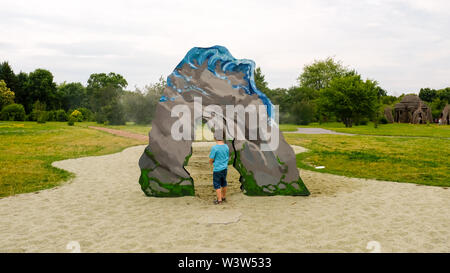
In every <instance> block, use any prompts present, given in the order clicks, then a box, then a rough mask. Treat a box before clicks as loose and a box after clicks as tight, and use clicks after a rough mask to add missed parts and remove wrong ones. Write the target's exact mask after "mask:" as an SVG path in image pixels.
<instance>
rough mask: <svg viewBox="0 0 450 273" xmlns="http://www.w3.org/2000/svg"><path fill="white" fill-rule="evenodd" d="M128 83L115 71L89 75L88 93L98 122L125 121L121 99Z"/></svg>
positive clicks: (121, 122)
mask: <svg viewBox="0 0 450 273" xmlns="http://www.w3.org/2000/svg"><path fill="white" fill-rule="evenodd" d="M127 85H128V83H127V81H126V80H125V78H123V77H122V75H120V74H116V73H113V72H110V73H109V74H105V73H99V74H92V75H91V76H90V77H89V79H88V85H87V87H86V93H87V97H88V100H89V106H90V108H91V110H92V111H93V112H94V115H95V119H96V121H97V122H98V123H104V122H108V123H110V124H124V123H125V117H124V111H123V105H122V104H120V103H119V99H120V96H121V95H122V94H123V88H125V87H126V86H127Z"/></svg>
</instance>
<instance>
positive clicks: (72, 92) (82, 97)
mask: <svg viewBox="0 0 450 273" xmlns="http://www.w3.org/2000/svg"><path fill="white" fill-rule="evenodd" d="M58 93H59V97H60V99H61V108H62V109H64V110H65V111H69V110H71V109H77V108H80V107H85V106H87V103H88V99H87V95H86V88H85V87H84V86H83V85H82V84H81V83H79V82H71V83H66V82H64V83H62V84H60V85H58Z"/></svg>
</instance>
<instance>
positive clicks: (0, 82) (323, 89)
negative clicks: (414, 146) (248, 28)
mask: <svg viewBox="0 0 450 273" xmlns="http://www.w3.org/2000/svg"><path fill="white" fill-rule="evenodd" d="M254 75H255V82H256V86H257V88H258V89H260V90H261V91H263V92H264V93H265V94H267V96H268V97H269V98H270V99H271V101H272V102H273V103H274V104H276V105H279V106H280V123H293V124H301V125H306V124H309V123H311V122H320V123H321V122H329V121H339V122H343V123H344V124H345V126H347V127H351V126H353V125H362V124H367V122H369V121H373V122H374V123H375V126H377V124H378V123H387V120H386V119H385V118H384V114H383V109H384V108H385V107H386V106H393V105H394V104H395V103H397V102H399V101H400V100H401V99H402V98H403V96H404V95H405V94H402V95H401V96H399V97H396V96H389V95H388V94H387V92H386V90H384V89H383V88H381V87H380V86H379V85H378V82H377V81H375V80H371V79H363V78H362V77H361V75H360V74H359V73H358V72H357V71H356V70H354V69H350V68H348V67H346V66H344V65H343V64H342V62H340V61H336V60H334V59H333V58H331V57H329V58H326V59H324V60H316V61H314V62H313V63H311V64H307V65H305V66H304V67H303V71H302V73H301V74H300V75H299V77H298V79H297V84H296V85H294V86H292V87H290V88H275V89H271V88H269V87H268V83H267V82H266V80H265V76H264V74H263V73H262V71H261V68H256V70H255V73H254ZM165 85H166V82H165V80H164V78H163V77H161V78H160V79H159V81H158V82H157V83H153V84H150V85H147V86H145V87H144V88H137V87H136V88H135V90H134V91H127V90H125V88H126V87H127V86H128V82H127V81H126V79H125V78H124V77H123V76H122V75H120V74H117V73H113V72H110V73H108V74H106V73H94V74H91V75H90V77H89V79H88V80H87V82H86V83H85V84H82V83H80V82H70V83H67V82H63V83H60V84H56V83H55V82H54V78H53V74H52V73H51V72H50V71H48V70H46V69H41V68H39V69H36V70H34V71H33V72H30V73H24V72H20V73H18V74H15V73H14V71H13V70H12V68H11V66H10V65H9V63H8V62H3V63H1V64H0V109H1V112H0V119H2V120H30V121H37V122H46V121H68V122H69V124H73V123H74V122H75V121H96V122H98V123H101V124H125V122H126V121H133V122H135V123H137V124H150V123H151V121H152V119H153V115H154V114H155V108H156V104H157V103H158V101H159V98H160V96H161V94H162V92H163V90H164V87H165ZM419 97H420V98H421V99H422V100H423V101H425V102H426V103H428V104H429V105H430V106H431V108H432V114H433V117H434V118H437V117H438V116H439V114H440V112H441V111H442V109H443V108H444V107H445V105H446V104H448V103H449V101H450V87H447V88H444V89H440V90H434V89H430V88H422V89H420V91H419Z"/></svg>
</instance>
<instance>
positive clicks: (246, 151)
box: [139, 46, 309, 197]
mask: <svg viewBox="0 0 450 273" xmlns="http://www.w3.org/2000/svg"><path fill="white" fill-rule="evenodd" d="M254 68H255V64H254V62H253V61H251V60H245V59H243V60H238V59H235V58H234V57H233V56H232V55H231V54H230V52H229V51H228V50H227V49H226V48H225V47H222V46H213V47H210V48H198V47H195V48H192V49H191V50H190V51H189V52H188V53H187V54H186V56H185V57H184V58H183V60H182V61H181V62H180V63H179V64H178V65H177V67H176V68H175V69H174V71H173V72H172V74H170V75H169V76H168V77H167V86H166V88H165V89H164V92H163V95H162V96H161V99H160V101H159V103H158V105H157V107H156V115H155V118H154V120H153V122H152V130H151V131H150V133H149V137H150V140H149V145H148V146H147V147H146V148H145V151H144V153H143V154H142V156H141V158H140V160H139V167H140V169H141V176H140V179H139V183H140V185H141V188H142V190H143V191H144V193H145V194H146V195H148V196H161V197H163V196H185V195H194V182H195V181H193V179H192V177H191V176H190V174H189V173H188V172H187V171H186V169H185V168H184V166H186V165H187V164H188V163H189V158H190V156H191V155H192V148H191V144H192V141H193V139H194V137H195V136H194V132H195V126H196V124H199V123H202V122H208V124H213V125H217V124H218V123H217V121H218V120H219V121H220V120H222V121H224V122H225V126H224V128H222V129H223V131H222V134H221V135H223V136H224V137H225V142H226V144H227V145H229V148H230V153H231V156H230V158H231V159H230V163H231V164H232V165H233V166H234V168H236V169H237V170H238V172H239V173H240V175H241V177H240V182H241V189H242V190H243V191H244V193H246V194H247V195H309V191H308V189H307V188H306V186H305V185H304V183H303V181H302V180H301V178H300V177H299V173H298V169H297V166H296V158H295V154H294V151H293V149H292V148H291V146H290V145H289V144H287V142H286V141H285V140H284V137H283V135H282V134H281V132H280V131H279V130H276V129H277V122H276V114H277V113H276V108H275V107H274V105H272V103H271V102H270V100H269V99H268V98H267V96H266V95H265V94H264V93H262V92H261V91H260V90H258V89H257V88H256V85H255V82H254ZM199 100H200V101H201V102H200V107H201V108H202V109H205V112H208V111H206V108H208V106H218V108H220V109H217V107H216V110H217V111H215V112H214V113H213V112H210V113H209V115H204V114H203V113H198V112H199V110H198V107H199ZM228 105H242V106H243V107H247V106H251V105H255V107H256V106H258V107H261V106H262V109H264V114H265V115H266V116H267V117H268V121H269V122H267V124H265V125H267V128H268V130H267V131H268V132H270V135H271V138H270V139H268V138H264V137H263V136H261V135H260V134H259V133H258V135H257V138H256V139H252V137H251V134H252V132H253V131H252V130H255V129H256V130H257V131H258V130H259V129H261V128H254V127H252V124H251V123H250V121H249V119H250V118H249V115H250V113H246V114H245V117H246V119H245V122H244V123H243V124H244V125H243V127H244V132H243V136H244V138H243V139H239V138H237V137H236V135H238V133H236V132H237V131H238V130H239V127H238V123H233V122H236V121H239V117H238V115H236V116H235V115H234V114H233V115H232V116H231V118H230V116H228V115H225V114H220V111H218V110H222V113H225V112H226V110H227V109H226V108H227V106H228ZM177 107H178V108H180V109H181V108H183V107H184V108H183V109H185V108H188V110H190V111H189V112H190V113H192V114H190V116H187V117H185V116H184V115H181V114H180V115H177V114H175V115H174V114H173V112H174V109H178V108H177ZM247 117H248V118H247ZM181 118H190V121H189V122H188V124H187V126H185V127H188V128H184V127H181V128H183V129H186V130H187V132H188V133H186V134H187V135H188V136H189V135H190V138H187V139H186V138H182V139H174V136H173V127H174V124H176V123H177V122H180V120H181ZM186 120H189V119H186ZM240 121H241V122H242V120H240ZM230 124H232V126H228V125H230ZM241 124H242V123H241ZM259 125H261V124H259ZM231 130H236V131H235V132H233V133H234V135H233V134H231ZM218 132H219V131H216V132H215V135H217V134H218ZM186 134H185V135H184V136H186ZM230 135H231V136H232V137H230ZM263 135H264V134H263ZM274 137H277V138H278V145H277V146H276V147H275V148H274V149H272V150H270V149H269V150H267V149H262V148H261V147H263V146H262V145H268V146H270V145H269V142H270V141H271V140H272V139H273V138H274Z"/></svg>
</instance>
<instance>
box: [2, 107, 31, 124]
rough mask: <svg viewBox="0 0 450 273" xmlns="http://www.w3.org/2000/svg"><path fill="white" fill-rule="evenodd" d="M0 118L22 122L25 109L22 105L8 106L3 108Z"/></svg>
mask: <svg viewBox="0 0 450 273" xmlns="http://www.w3.org/2000/svg"><path fill="white" fill-rule="evenodd" d="M0 118H1V119H2V120H10V121H14V120H17V121H23V120H25V109H24V108H23V105H22V104H15V103H13V104H9V105H7V106H5V107H3V109H2V112H1V114H0Z"/></svg>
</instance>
